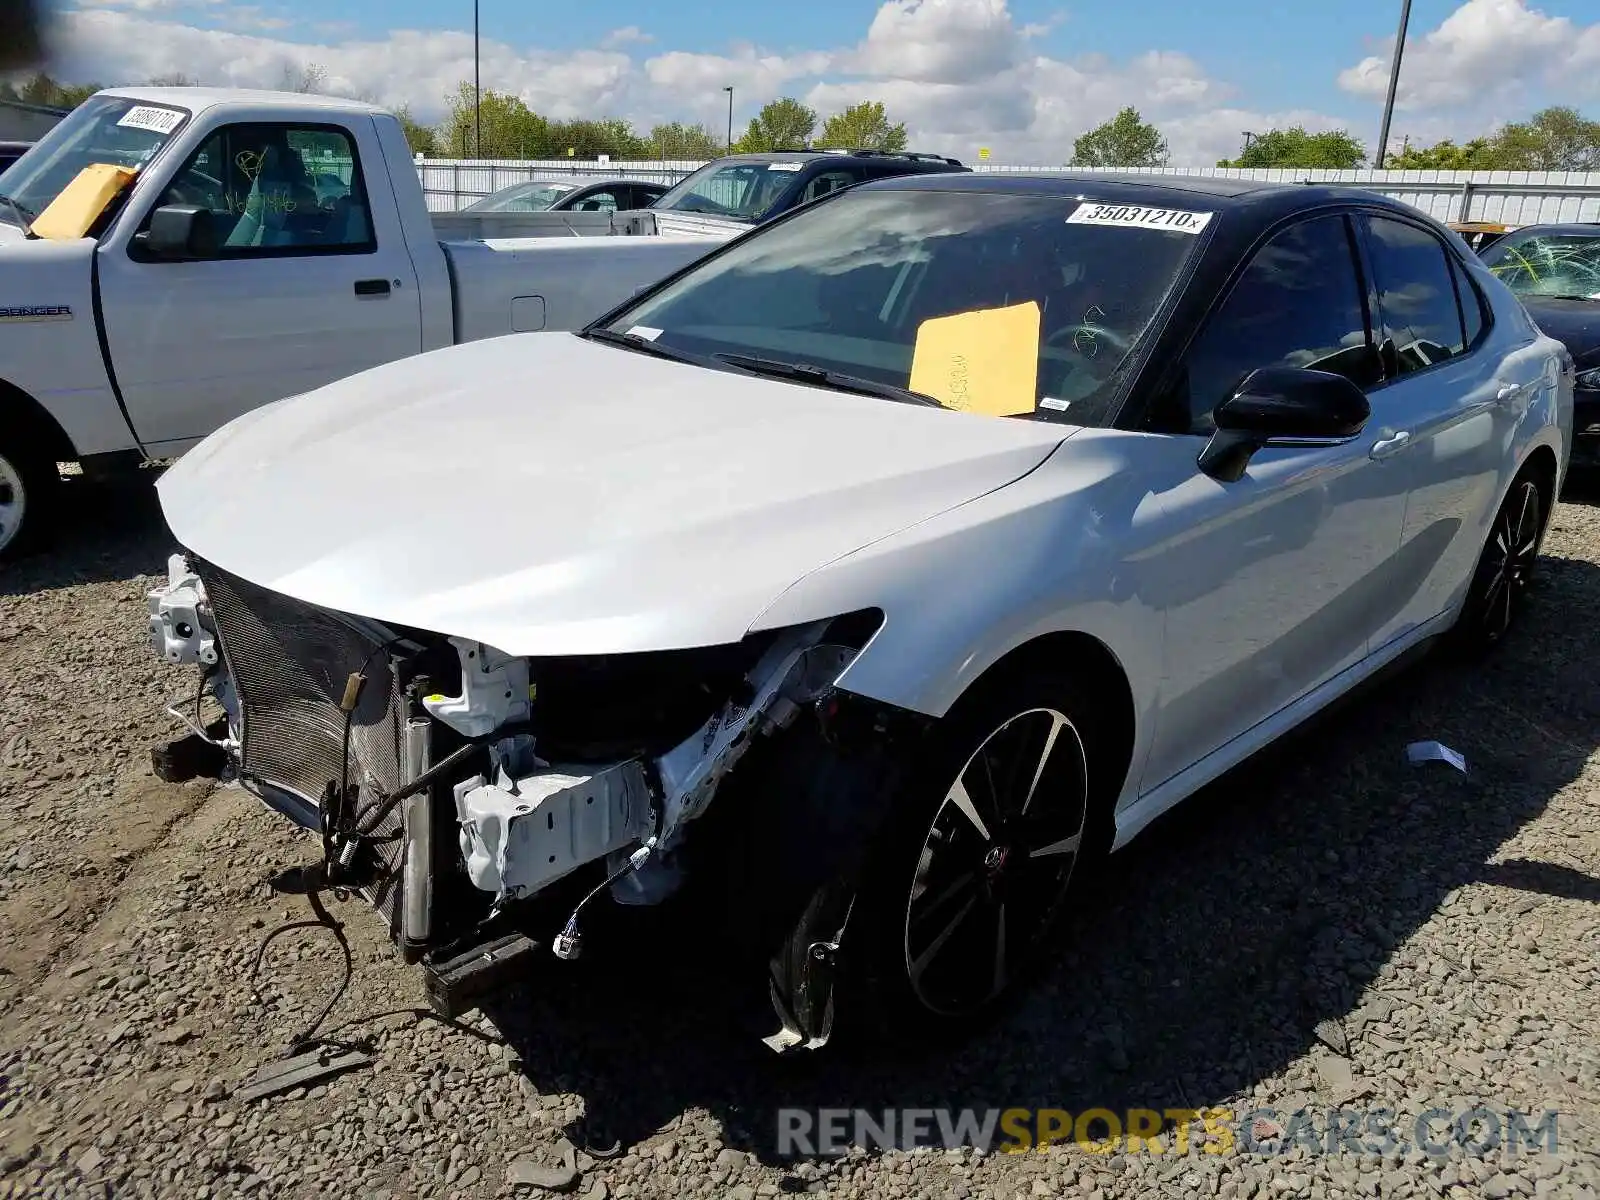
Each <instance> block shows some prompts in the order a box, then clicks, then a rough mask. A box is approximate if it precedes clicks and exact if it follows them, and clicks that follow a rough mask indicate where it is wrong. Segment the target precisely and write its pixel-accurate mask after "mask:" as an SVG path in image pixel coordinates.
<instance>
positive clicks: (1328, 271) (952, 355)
mask: <svg viewBox="0 0 1600 1200" xmlns="http://www.w3.org/2000/svg"><path fill="white" fill-rule="evenodd" d="M1572 387H1573V381H1572V367H1571V361H1570V358H1569V357H1568V356H1567V355H1566V352H1565V351H1564V350H1563V349H1562V347H1561V346H1560V345H1559V344H1557V343H1556V342H1554V341H1552V340H1551V339H1550V338H1548V337H1546V336H1544V335H1543V334H1541V333H1540V332H1539V330H1538V329H1536V328H1535V327H1534V325H1533V324H1532V323H1531V322H1530V320H1529V319H1528V316H1527V314H1526V313H1525V311H1524V310H1523V308H1522V306H1521V305H1520V304H1518V303H1517V301H1516V300H1515V298H1514V297H1513V296H1512V295H1511V293H1510V292H1508V291H1507V290H1506V288H1505V287H1504V286H1502V285H1501V284H1500V283H1499V282H1498V281H1497V280H1496V279H1495V278H1494V277H1493V276H1492V275H1491V274H1490V273H1489V272H1488V271H1487V270H1486V269H1485V268H1484V266H1483V265H1482V264H1481V263H1480V262H1479V261H1478V259H1477V258H1476V257H1474V256H1473V255H1472V254H1471V253H1470V252H1468V250H1467V249H1466V247H1465V246H1464V244H1463V243H1462V242H1461V240H1460V239H1459V238H1458V237H1456V236H1455V235H1454V234H1452V233H1450V232H1449V231H1448V230H1446V229H1445V228H1443V227H1442V226H1441V225H1439V224H1438V223H1437V222H1435V221H1433V220H1431V219H1430V218H1428V217H1426V216H1423V215H1422V214H1420V213H1419V212H1417V211H1416V210H1414V209H1412V208H1409V207H1407V206H1405V205H1402V204H1398V203H1395V202H1391V201H1389V200H1386V199H1384V198H1382V197H1379V196H1377V195H1373V194H1371V193H1366V192H1359V191H1352V190H1340V189H1334V188H1327V187H1319V186H1280V185H1276V184H1268V183H1257V182H1252V181H1247V180H1231V179H1186V178H1181V177H1174V176H1163V177H1160V178H1158V179H1151V178H1146V177H1117V176H1092V175H1072V176H1070V177H1065V178H1055V177H1048V176H1043V177H1028V176H1020V175H996V176H983V175H977V176H975V175H970V174H945V175H923V176H918V177H909V178H898V179H892V180H884V181H879V182H871V183H866V184H863V185H861V186H859V187H856V188H851V189H848V190H845V191H842V192H840V193H839V194H837V195H834V196H831V197H828V198H825V199H823V200H820V201H818V202H816V203H815V204H812V205H809V206H807V207H804V208H802V209H800V210H798V211H796V212H795V213H793V214H791V215H788V216H785V217H783V218H780V219H778V220H777V221H775V222H773V223H772V224H770V225H767V226H765V227H763V228H761V229H759V230H758V231H756V232H754V233H752V234H750V235H749V236H747V237H744V238H741V239H739V240H738V241H736V242H733V243H730V244H729V245H727V246H726V247H724V248H722V249H720V250H718V251H717V252H715V253H714V254H712V255H711V256H710V257H708V258H706V259H705V260H703V261H701V262H699V263H697V264H694V265H692V266H690V267H688V268H686V269H685V270H684V271H682V272H680V273H679V274H678V275H676V276H675V277H673V278H671V279H669V280H667V281H665V282H663V283H661V284H658V285H656V286H655V287H653V288H651V289H649V290H648V291H646V292H645V293H644V294H643V295H641V296H640V297H638V298H637V299H635V300H632V301H630V302H628V303H627V304H625V305H623V306H622V307H620V308H618V309H616V310H614V311H613V312H612V313H611V314H609V315H608V316H606V317H605V318H602V319H601V320H600V321H598V322H597V323H595V324H593V325H591V326H590V327H589V328H587V329H586V330H584V331H582V332H580V333H578V334H538V335H530V336H523V337H511V338H498V339H492V340H488V341H483V342H478V343H475V344H472V345H467V346H461V347H456V348H454V349H449V350H443V351H439V352H436V353H432V354H428V355H424V356H422V357H420V358H414V359H412V360H410V361H408V362H406V363H403V364H395V365H391V366H387V367H380V368H377V369H375V370H372V371H369V372H366V373H364V374H361V375H357V376H354V377H352V378H350V379H346V380H343V381H342V382H339V383H336V384H333V385H331V386H329V387H326V388H322V389H320V390H318V391H315V392H312V393H311V394H309V395H305V396H301V397H298V398H295V399H291V400H286V401H283V402H281V403H278V404H275V405H272V406H269V407H266V408H261V409H258V410H256V411H255V412H253V413H250V414H249V415H247V416H244V417H241V418H239V419H238V420H236V421H234V422H233V423H232V424H230V425H229V426H227V427H226V428H224V429H222V430H221V431H219V432H218V433H216V434H215V435H213V436H212V437H211V438H209V439H207V440H206V441H205V442H204V443H203V444H202V445H201V446H199V447H198V448H197V449H195V450H194V451H192V452H191V453H190V454H189V456H188V457H187V458H185V459H184V460H183V461H181V462H180V463H179V464H178V465H177V466H176V467H174V468H173V469H172V470H171V471H170V472H168V474H167V475H166V476H165V478H163V480H162V481H161V484H160V495H161V503H162V508H163V511H164V512H165V514H166V517H167V520H168V522H169V523H170V525H171V528H172V530H173V532H174V534H175V535H176V536H177V538H178V540H179V542H180V543H181V544H182V546H183V549H184V554H183V555H182V556H176V557H175V558H174V560H173V563H172V568H171V569H172V580H171V584H170V586H169V587H168V588H167V589H165V590H163V591H161V592H157V593H155V594H153V595H152V597H151V600H150V607H151V625H152V633H153V636H154V639H155V643H156V646H157V648H158V649H159V650H160V652H161V653H162V654H163V655H164V656H165V657H166V658H167V659H169V660H170V661H174V662H182V661H189V662H196V663H198V664H200V665H201V668H202V670H203V671H204V672H205V674H206V677H207V679H208V681H209V686H210V688H211V691H212V693H213V694H214V695H215V696H216V698H217V699H218V700H219V701H220V705H221V711H222V713H223V715H222V716H220V717H219V718H218V719H217V720H216V722H215V723H214V724H212V725H211V726H209V728H207V729H204V730H201V731H198V732H197V734H196V735H195V739H196V740H195V741H194V742H191V743H187V744H188V745H189V746H190V748H191V749H195V750H198V749H200V748H203V747H205V746H208V745H209V746H211V747H214V748H215V758H216V760H217V762H216V765H217V766H219V767H225V766H227V763H228V762H231V763H232V764H233V765H234V766H235V767H236V768H237V769H238V771H239V772H240V776H241V778H242V779H243V781H244V784H245V786H246V787H248V788H250V789H252V790H253V791H255V792H256V793H257V794H258V795H260V796H261V797H263V798H264V799H265V800H266V801H267V802H268V803H269V804H271V805H272V806H274V807H275V808H276V809H278V811H280V812H282V813H283V814H285V815H286V816H288V817H289V818H290V819H292V820H295V821H298V822H300V823H302V824H304V825H307V826H309V827H311V828H315V829H320V830H322V831H323V833H324V851H325V855H326V861H325V863H324V865H323V871H324V874H323V878H324V880H325V881H327V882H343V883H346V884H350V885H353V886H360V887H363V888H365V889H366V890H367V892H368V894H369V895H370V896H371V897H372V898H373V900H374V901H375V903H376V904H377V906H378V907H379V908H380V910H381V911H382V912H383V913H384V914H385V916H386V918H387V920H388V922H389V925H390V929H391V932H392V933H393V936H394V937H395V939H396V941H397V942H398V943H399V944H400V945H401V946H402V947H404V948H405V949H406V951H407V952H408V953H410V954H414V955H417V956H420V957H422V958H423V960H424V961H425V962H426V963H427V964H428V969H429V973H430V979H431V981H432V986H433V990H434V994H435V996H436V997H437V998H438V1000H439V1002H440V1003H441V1005H442V1006H443V1007H446V1008H447V1009H449V1008H450V1007H452V1006H453V1005H457V1004H459V1003H461V1002H464V1001H463V997H465V996H467V995H468V994H470V992H471V990H472V988H473V987H476V986H477V985H478V983H481V982H482V981H481V979H479V980H478V981H477V983H474V982H473V977H474V972H477V971H479V970H480V966H481V964H485V963H491V962H515V961H517V960H519V959H520V958H522V957H525V955H526V954H529V953H532V952H533V947H534V946H535V945H539V946H543V945H546V944H548V945H549V946H550V947H551V948H552V949H553V950H554V951H555V952H556V954H557V955H558V956H559V957H571V956H572V955H573V954H575V953H576V952H577V949H578V946H579V944H580V942H579V937H580V925H579V910H580V909H581V908H582V906H583V904H584V903H588V902H590V901H593V900H594V899H596V898H597V897H598V896H600V895H602V894H604V892H605V891H606V890H607V887H608V886H609V889H610V893H611V895H612V896H613V897H614V898H615V899H616V900H618V901H621V902H623V903H657V902H661V901H662V900H664V899H665V898H666V897H668V896H669V895H671V894H673V892H674V890H675V889H676V888H678V887H679V885H680V884H682V885H683V886H684V887H686V888H687V887H689V886H690V885H692V884H694V883H695V882H696V881H699V882H701V883H705V884H708V885H709V884H710V882H711V881H717V883H718V886H722V885H726V886H728V887H729V888H730V889H731V890H730V893H729V894H730V896H731V897H732V900H731V901H730V903H729V904H728V905H727V911H728V912H729V914H730V916H731V918H732V919H734V920H735V921H736V923H737V925H738V928H739V938H740V939H742V940H733V939H729V940H728V941H727V942H719V943H717V944H718V945H728V946H738V945H743V946H744V947H746V948H747V949H749V950H750V951H751V952H752V954H753V956H754V959H755V960H757V961H763V960H764V961H765V962H766V964H767V965H766V969H765V970H764V971H757V972H755V973H753V974H752V976H751V978H752V982H753V983H756V982H759V984H760V986H762V987H763V988H769V989H770V993H771V997H772V1000H773V1002H774V1005H775V1007H776V1010H777V1013H778V1017H779V1020H780V1024H781V1030H780V1032H779V1033H777V1034H775V1035H773V1037H772V1038H771V1039H769V1041H770V1042H771V1044H772V1045H773V1046H774V1047H776V1048H778V1049H786V1048H788V1047H791V1046H800V1045H804V1046H818V1045H821V1044H822V1043H823V1042H825V1041H826V1040H827V1039H828V1038H829V1036H830V1033H831V1032H832V1029H833V1025H834V1021H835V1018H836V1016H837V1018H838V1020H839V1021H840V1022H843V1023H857V1022H859V1023H860V1026H859V1027H861V1028H871V1029H877V1030H881V1031H884V1032H886V1033H887V1034H890V1035H894V1036H906V1035H926V1034H928V1033H930V1032H934V1033H937V1032H939V1031H949V1030H953V1029H955V1028H958V1027H960V1026H962V1025H964V1024H966V1023H968V1022H970V1021H972V1020H974V1019H975V1018H978V1017H980V1016H981V1015H983V1014H985V1013H986V1012H988V1011H990V1010H991V1009H992V1008H993V1007H994V1005H995V1004H996V1002H997V1001H999V1000H1000V999H1001V998H1003V997H1004V996H1006V995H1008V994H1009V993H1010V992H1011V991H1012V990H1013V985H1014V983H1015V982H1016V981H1017V980H1018V979H1019V978H1023V977H1025V976H1026V974H1027V970H1028V968H1029V967H1030V966H1031V965H1032V964H1033V963H1034V962H1036V961H1037V960H1038V959H1039V957H1040V956H1041V953H1042V952H1043V951H1044V950H1045V949H1046V948H1047V946H1048V944H1049V935H1050V931H1051V928H1052V923H1053V919H1054V918H1055V916H1056V915H1057V914H1058V913H1059V912H1060V911H1061V909H1062V907H1063V905H1064V904H1069V903H1071V901H1072V898H1073V889H1074V887H1075V886H1076V884H1077V883H1078V881H1079V880H1080V879H1081V877H1082V874H1083V868H1084V867H1085V866H1086V865H1088V864H1089V863H1091V862H1093V861H1094V860H1098V859H1100V858H1101V857H1103V856H1104V855H1106V854H1107V853H1109V852H1111V851H1112V850H1114V849H1116V848H1118V847H1121V846H1123V845H1125V844H1126V843H1127V842H1128V841H1129V840H1130V839H1131V838H1133V837H1134V836H1135V835H1136V834H1137V833H1138V832H1139V831H1140V830H1142V829H1143V828H1145V826H1146V825H1148V824H1149V822H1150V821H1151V820H1152V819H1154V818H1155V817H1156V816H1158V815H1159V814H1160V813H1161V812H1163V811H1164V810H1166V809H1167V808H1169V807H1170V806H1172V805H1173V804H1175V803H1177V802H1178V801H1180V800H1181V799H1183V798H1184V797H1186V796H1188V795H1189V794H1190V793H1192V792H1194V791H1195V790H1196V789H1197V788H1199V787H1200V786H1201V785H1203V784H1205V783H1206V782H1208V781H1209V780H1211V779H1214V778H1215V777H1217V776H1218V775H1219V774H1221V773H1222V772H1223V771H1225V770H1227V769H1228V768H1230V767H1232V766H1233V765H1234V764H1236V763H1238V762H1240V761H1241V760H1242V759H1244V758H1245V757H1246V756H1247V755H1249V754H1251V753H1252V752H1253V751H1255V750H1257V749H1259V748H1260V747H1262V746H1264V745H1266V744H1267V743H1268V742H1270V741H1272V740H1273V739H1274V738H1276V737H1278V736H1279V735H1280V734H1282V733H1284V732H1285V731H1287V730H1289V729H1290V728H1292V727H1294V726H1295V725H1297V724H1298V723H1300V722H1301V721H1303V720H1304V719H1305V718H1306V717H1308V716H1310V715H1311V714H1312V713H1314V712H1316V711H1317V710H1318V709H1320V708H1322V707H1323V706H1325V705H1326V704H1328V703H1329V702H1330V701H1332V700H1333V699H1335V698H1336V697H1338V696H1340V695H1342V694H1344V693H1346V692H1348V691H1349V690H1350V689H1351V688H1352V687H1354V686H1355V685H1356V684H1358V683H1360V682H1361V681H1363V680H1364V679H1367V678H1368V677H1369V676H1371V675H1373V673H1374V672H1376V671H1377V670H1378V669H1379V668H1381V667H1383V666H1384V665H1385V664H1387V663H1390V662H1393V661H1394V660H1395V659H1397V658H1398V657H1399V656H1400V655H1402V654H1404V653H1405V652H1406V651H1408V650H1410V649H1412V648H1414V647H1417V646H1419V645H1421V644H1422V643H1424V642H1427V641H1429V640H1430V639H1433V638H1435V637H1437V636H1439V635H1444V634H1451V635H1453V636H1454V637H1455V638H1456V639H1457V640H1458V641H1459V642H1460V643H1461V644H1462V645H1464V646H1466V647H1472V648H1484V647H1487V646H1489V645H1492V644H1493V643H1494V642H1496V641H1497V640H1498V639H1499V638H1500V637H1501V636H1502V635H1503V634H1504V633H1505V632H1506V630H1507V629H1509V628H1510V626H1511V624H1512V621H1513V618H1514V617H1515V615H1516V613H1517V611H1518V607H1519V605H1520V603H1521V601H1522V597H1523V594H1524V590H1525V589H1526V587H1527V585H1528V581H1529V578H1530V576H1531V574H1532V572H1533V570H1534V566H1535V562H1536V559H1537V556H1538V552H1539V545H1540V539H1541V537H1542V535H1543V532H1544V529H1545V524H1546V520H1547V518H1548V515H1549V512H1550V508H1551V505H1552V503H1553V502H1554V498H1555V496H1556V494H1557V492H1558V489H1559V487H1560V484H1561V481H1562V477H1563V475H1564V473H1565V471H1566V467H1567V457H1568V445H1569V443H1570V438H1571V433H1572ZM203 738H209V739H210V741H209V743H208V742H205V741H203V740H202V739H203ZM183 744H185V743H180V744H179V745H183ZM180 757H181V756H179V755H176V753H175V752H174V753H170V754H169V756H168V757H167V759H166V762H167V763H168V765H169V767H170V766H171V765H172V764H173V763H175V762H178V760H179V758H180ZM224 760H227V761H224ZM1173 899H1174V904H1175V905H1177V904H1178V903H1179V902H1180V898H1178V897H1174V898H1173ZM626 951H627V947H626V946H625V945H623V944H617V945H614V946H613V945H607V944H605V943H604V941H602V943H601V944H600V945H598V946H596V947H595V949H594V953H598V954H604V953H607V952H617V953H626ZM472 964H479V965H472ZM836 985H837V986H836ZM546 986H549V985H548V984H547V985H546Z"/></svg>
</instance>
